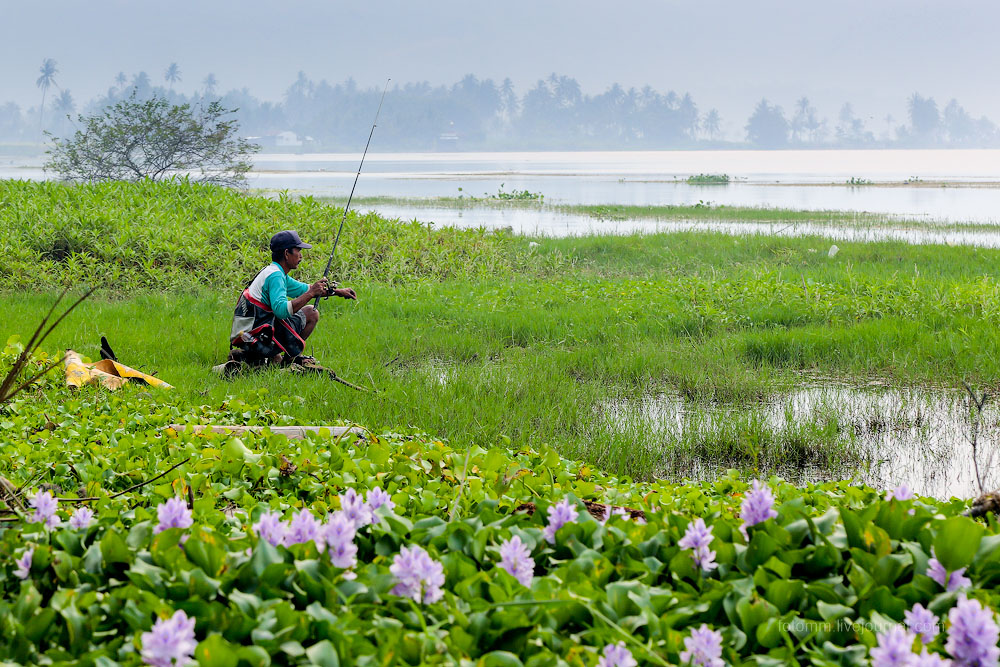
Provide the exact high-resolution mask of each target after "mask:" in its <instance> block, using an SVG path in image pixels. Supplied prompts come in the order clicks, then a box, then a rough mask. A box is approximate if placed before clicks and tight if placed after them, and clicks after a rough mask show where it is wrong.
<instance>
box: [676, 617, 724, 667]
mask: <svg viewBox="0 0 1000 667" xmlns="http://www.w3.org/2000/svg"><path fill="white" fill-rule="evenodd" d="M681 661H682V662H686V663H690V664H691V665H699V666H700V667H725V664H726V663H725V662H723V660H722V633H721V632H718V631H716V630H713V629H711V628H710V627H708V626H707V625H705V624H704V623H702V625H701V627H700V628H698V629H693V630H691V635H690V636H689V637H685V638H684V650H683V651H681Z"/></svg>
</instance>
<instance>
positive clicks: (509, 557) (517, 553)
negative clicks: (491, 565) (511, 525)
mask: <svg viewBox="0 0 1000 667" xmlns="http://www.w3.org/2000/svg"><path fill="white" fill-rule="evenodd" d="M498 567H500V568H503V569H504V570H506V571H507V572H508V573H509V574H510V575H512V576H513V577H514V578H515V579H517V580H518V581H519V582H520V583H521V585H522V586H531V580H532V578H533V577H534V576H535V561H534V559H533V558H532V557H531V552H530V551H528V547H527V546H525V545H524V543H522V542H521V538H520V537H518V536H517V535H515V536H514V537H512V538H510V539H509V540H507V541H505V542H503V543H502V544H501V545H500V565H499V566H498Z"/></svg>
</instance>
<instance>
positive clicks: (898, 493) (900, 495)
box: [885, 484, 915, 500]
mask: <svg viewBox="0 0 1000 667" xmlns="http://www.w3.org/2000/svg"><path fill="white" fill-rule="evenodd" d="M914 497H915V496H914V495H913V491H911V490H910V487H908V486H907V485H906V484H900V485H899V486H897V487H896V488H895V489H889V490H888V491H886V494H885V499H886V500H892V499H896V500H913V498H914Z"/></svg>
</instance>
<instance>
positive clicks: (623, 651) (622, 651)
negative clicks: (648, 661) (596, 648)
mask: <svg viewBox="0 0 1000 667" xmlns="http://www.w3.org/2000/svg"><path fill="white" fill-rule="evenodd" d="M638 664H639V663H638V662H636V661H635V658H633V657H632V652H631V651H629V650H628V649H627V648H625V642H618V643H617V644H608V645H607V646H605V647H604V654H603V655H602V656H601V658H600V659H599V660H598V661H597V667H637V665H638Z"/></svg>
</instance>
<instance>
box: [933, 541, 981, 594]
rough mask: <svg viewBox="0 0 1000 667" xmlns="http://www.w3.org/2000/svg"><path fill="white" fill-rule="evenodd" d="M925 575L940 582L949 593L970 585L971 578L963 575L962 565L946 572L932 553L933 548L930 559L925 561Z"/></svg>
mask: <svg viewBox="0 0 1000 667" xmlns="http://www.w3.org/2000/svg"><path fill="white" fill-rule="evenodd" d="M927 576H928V577H930V578H931V579H933V580H934V581H936V582H938V583H939V584H941V586H943V587H944V589H945V590H946V591H948V592H949V593H951V592H953V591H957V590H959V589H961V588H968V587H969V586H971V585H972V580H971V579H969V578H968V577H967V576H965V568H964V567H960V568H958V569H957V570H955V571H954V572H948V570H946V569H945V567H944V565H942V564H941V562H940V561H939V560H938V559H937V557H936V556H935V555H934V549H933V548H932V549H931V559H930V560H929V561H927Z"/></svg>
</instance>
